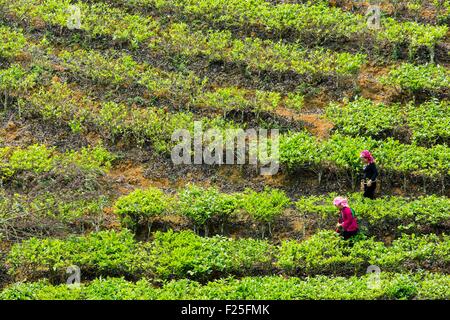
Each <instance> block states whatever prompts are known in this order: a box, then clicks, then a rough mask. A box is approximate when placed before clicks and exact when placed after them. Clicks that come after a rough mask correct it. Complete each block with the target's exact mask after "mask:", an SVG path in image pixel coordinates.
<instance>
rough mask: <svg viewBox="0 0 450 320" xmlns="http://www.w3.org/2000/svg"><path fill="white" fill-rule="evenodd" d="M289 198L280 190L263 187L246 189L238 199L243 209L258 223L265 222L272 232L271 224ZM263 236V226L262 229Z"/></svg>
mask: <svg viewBox="0 0 450 320" xmlns="http://www.w3.org/2000/svg"><path fill="white" fill-rule="evenodd" d="M290 202H291V200H290V199H289V197H288V196H287V195H286V194H285V193H284V192H283V191H281V190H278V189H270V188H265V189H264V191H263V192H255V191H253V190H251V189H247V190H246V191H245V192H244V193H243V194H242V195H241V199H240V206H241V207H242V208H243V209H244V211H245V212H246V213H247V214H248V215H250V216H251V217H252V218H254V219H255V220H256V221H258V222H260V223H263V224H265V223H267V224H268V226H269V233H270V234H272V229H271V224H272V223H273V222H274V220H275V218H277V217H279V216H280V215H281V214H282V213H283V211H284V209H285V208H286V207H287V206H288V205H289V204H290ZM262 236H263V237H264V228H263V231H262Z"/></svg>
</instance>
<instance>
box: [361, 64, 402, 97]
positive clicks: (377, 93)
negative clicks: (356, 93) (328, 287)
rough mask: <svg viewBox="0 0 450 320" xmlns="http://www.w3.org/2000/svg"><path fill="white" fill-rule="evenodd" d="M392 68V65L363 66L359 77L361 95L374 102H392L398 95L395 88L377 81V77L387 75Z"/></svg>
mask: <svg viewBox="0 0 450 320" xmlns="http://www.w3.org/2000/svg"><path fill="white" fill-rule="evenodd" d="M391 68H392V66H388V67H380V66H367V65H366V66H363V67H362V68H361V71H360V73H359V77H358V84H359V86H360V88H361V95H362V96H363V97H364V98H367V99H372V100H373V101H374V102H384V103H389V102H392V101H393V100H394V98H395V96H396V95H397V93H396V92H395V89H393V88H389V87H385V86H383V85H382V84H380V83H379V82H378V81H377V79H379V78H381V77H382V76H384V75H386V74H387V73H388V72H389V70H390V69H391Z"/></svg>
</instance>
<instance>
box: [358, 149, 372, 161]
mask: <svg viewBox="0 0 450 320" xmlns="http://www.w3.org/2000/svg"><path fill="white" fill-rule="evenodd" d="M359 156H360V157H361V158H365V159H367V160H368V161H369V163H374V162H375V159H374V158H373V156H372V154H371V153H370V151H369V150H363V151H361V153H360V155H359Z"/></svg>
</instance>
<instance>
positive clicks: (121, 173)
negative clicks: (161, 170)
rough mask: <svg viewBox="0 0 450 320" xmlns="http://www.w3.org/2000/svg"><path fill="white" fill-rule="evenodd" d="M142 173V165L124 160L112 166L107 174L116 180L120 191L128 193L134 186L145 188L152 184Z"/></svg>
mask: <svg viewBox="0 0 450 320" xmlns="http://www.w3.org/2000/svg"><path fill="white" fill-rule="evenodd" d="M143 173H144V168H143V167H142V165H140V164H135V163H133V162H132V161H125V162H123V163H120V164H119V165H117V166H115V167H113V168H112V169H111V170H110V171H109V173H108V175H109V176H110V177H111V178H112V180H113V181H115V182H117V186H118V191H119V192H120V193H128V192H130V191H131V190H132V189H135V188H143V189H145V188H148V187H150V186H152V185H153V184H152V182H151V181H150V180H149V179H147V178H145V177H144V175H143Z"/></svg>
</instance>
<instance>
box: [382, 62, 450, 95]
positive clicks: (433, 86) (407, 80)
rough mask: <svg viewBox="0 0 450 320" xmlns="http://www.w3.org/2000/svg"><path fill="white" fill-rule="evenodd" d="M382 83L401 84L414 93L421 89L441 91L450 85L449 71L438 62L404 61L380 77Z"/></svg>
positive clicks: (403, 88)
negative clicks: (412, 62)
mask: <svg viewBox="0 0 450 320" xmlns="http://www.w3.org/2000/svg"><path fill="white" fill-rule="evenodd" d="M380 81H381V83H383V84H387V85H393V86H399V87H400V88H401V89H402V90H406V91H409V92H412V93H416V92H419V91H430V92H441V91H445V90H447V89H448V88H449V87H450V75H449V71H448V70H447V69H446V68H445V67H443V66H441V65H436V64H431V63H430V64H424V65H414V64H410V63H403V64H401V65H400V66H397V67H395V68H393V69H392V70H391V71H390V72H389V74H388V75H387V76H385V77H383V78H381V79H380Z"/></svg>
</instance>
